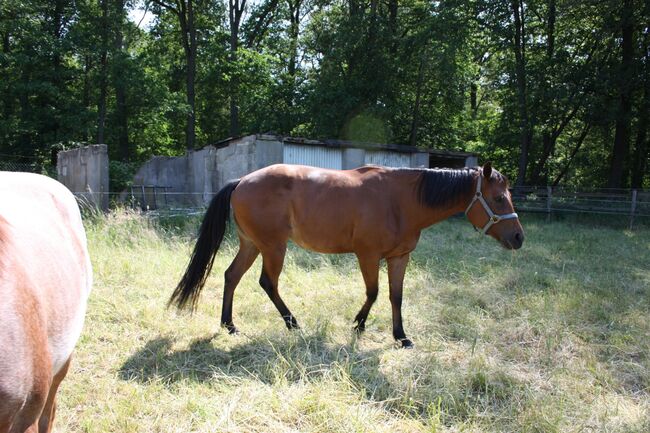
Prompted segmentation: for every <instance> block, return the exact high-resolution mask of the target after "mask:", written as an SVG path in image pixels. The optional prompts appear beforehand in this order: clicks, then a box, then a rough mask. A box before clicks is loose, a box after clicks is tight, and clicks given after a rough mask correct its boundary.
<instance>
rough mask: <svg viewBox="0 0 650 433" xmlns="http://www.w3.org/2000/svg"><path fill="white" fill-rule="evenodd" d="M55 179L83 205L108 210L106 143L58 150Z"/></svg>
mask: <svg viewBox="0 0 650 433" xmlns="http://www.w3.org/2000/svg"><path fill="white" fill-rule="evenodd" d="M56 171H57V179H58V180H59V182H61V183H62V184H64V185H65V186H67V187H68V189H70V191H72V192H73V193H75V195H76V196H77V197H80V198H83V200H84V203H85V204H87V205H91V206H94V207H98V208H100V209H103V210H106V209H108V192H109V191H110V189H109V185H108V148H107V147H106V145H105V144H95V145H92V146H86V147H80V148H77V149H71V150H65V151H61V152H59V153H58V155H57V164H56Z"/></svg>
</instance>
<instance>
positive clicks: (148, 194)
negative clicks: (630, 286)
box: [75, 185, 650, 228]
mask: <svg viewBox="0 0 650 433" xmlns="http://www.w3.org/2000/svg"><path fill="white" fill-rule="evenodd" d="M75 195H76V196H77V197H78V199H79V201H80V203H81V205H82V207H84V208H88V209H90V208H98V209H109V208H116V207H126V208H130V209H134V210H138V211H140V212H143V213H144V214H146V215H147V216H149V217H152V218H160V217H182V216H196V215H202V214H203V212H205V209H206V207H207V205H208V204H209V202H210V200H211V199H212V197H214V195H215V193H204V192H175V191H172V190H171V188H170V187H166V186H157V185H133V186H131V187H129V188H128V189H127V190H126V191H122V192H120V193H116V192H109V193H102V192H100V193H95V192H77V193H75ZM512 195H513V201H514V203H515V210H516V211H517V212H520V213H536V214H543V215H546V218H547V220H550V219H551V218H552V217H553V216H554V215H558V216H559V215H590V216H592V217H597V218H599V220H601V221H612V222H617V223H621V222H623V223H624V224H625V225H626V226H628V227H630V228H632V227H634V225H635V224H637V223H643V224H650V190H635V189H590V190H588V189H581V190H577V189H575V188H569V187H555V188H551V187H546V186H541V187H539V186H526V187H518V188H516V189H513V190H512Z"/></svg>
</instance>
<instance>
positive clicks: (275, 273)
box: [260, 244, 300, 329]
mask: <svg viewBox="0 0 650 433" xmlns="http://www.w3.org/2000/svg"><path fill="white" fill-rule="evenodd" d="M286 249H287V246H286V244H284V245H283V246H282V247H278V248H276V249H271V250H268V251H262V260H263V262H262V275H261V276H260V286H262V288H263V289H264V291H265V292H266V294H267V295H269V298H271V301H272V302H273V304H274V305H275V308H277V309H278V311H279V312H280V315H281V316H282V318H283V319H284V323H285V324H286V325H287V328H289V329H297V328H300V326H298V322H297V321H296V318H295V317H293V314H291V311H289V309H288V308H287V306H286V305H285V303H284V301H283V300H282V298H281V297H280V293H279V292H278V279H279V278H280V272H282V265H283V264H284V254H285V252H286Z"/></svg>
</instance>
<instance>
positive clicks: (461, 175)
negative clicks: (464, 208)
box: [416, 167, 478, 208]
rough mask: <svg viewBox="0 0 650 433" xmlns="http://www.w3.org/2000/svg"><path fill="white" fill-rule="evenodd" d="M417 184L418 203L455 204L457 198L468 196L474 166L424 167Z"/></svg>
mask: <svg viewBox="0 0 650 433" xmlns="http://www.w3.org/2000/svg"><path fill="white" fill-rule="evenodd" d="M419 171H420V172H421V173H422V176H420V180H419V181H418V184H417V187H416V188H417V195H418V199H419V201H420V204H422V205H423V206H429V207H433V208H435V207H442V206H447V205H450V204H455V203H457V202H458V200H459V199H461V198H465V197H469V196H470V195H471V194H472V192H473V188H474V179H475V173H476V172H477V171H478V169H477V168H474V167H465V168H459V169H453V168H426V169H420V170H419Z"/></svg>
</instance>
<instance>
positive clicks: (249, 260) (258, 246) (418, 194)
mask: <svg viewBox="0 0 650 433" xmlns="http://www.w3.org/2000/svg"><path fill="white" fill-rule="evenodd" d="M230 206H232V209H233V212H234V216H235V221H236V223H237V231H238V234H239V252H238V253H237V256H236V257H235V259H234V260H233V262H232V264H231V265H230V266H229V267H228V269H227V270H226V272H225V285H224V294H223V309H222V312H221V323H222V325H223V326H225V327H226V328H227V329H228V331H229V332H230V333H234V332H237V328H236V327H235V325H234V324H233V321H232V302H233V294H234V292H235V288H236V287H237V284H238V283H239V280H240V279H241V277H242V275H243V274H244V273H245V272H246V271H247V270H248V269H249V268H250V267H251V265H252V264H253V262H254V261H255V259H256V258H257V256H258V255H259V254H260V253H261V254H262V260H263V264H262V275H261V277H260V280H259V283H260V285H261V286H262V288H263V289H264V291H266V293H267V294H268V295H269V297H270V298H271V301H273V303H274V304H275V306H276V308H277V309H278V311H279V312H280V314H281V315H282V317H283V319H284V321H285V323H286V325H287V327H288V328H289V329H292V328H297V327H298V323H297V321H296V319H295V317H294V316H293V314H291V312H290V311H289V309H288V308H287V306H286V305H285V304H284V302H283V301H282V298H280V294H279V292H278V277H279V276H280V272H281V271H282V264H283V261H284V255H285V252H286V249H287V241H288V240H289V239H291V240H293V241H294V242H295V243H296V244H298V245H300V246H302V247H303V248H306V249H309V250H312V251H317V252H322V253H355V254H356V256H357V258H358V260H359V266H360V267H361V273H362V274H363V279H364V282H365V285H366V301H365V303H364V304H363V307H361V310H360V311H359V313H358V314H357V316H356V318H355V322H356V324H357V325H356V329H357V330H358V331H363V329H364V327H365V322H366V319H367V317H368V313H369V312H370V308H371V307H372V304H373V303H374V302H375V300H376V299H377V291H378V274H379V263H380V260H381V259H385V260H386V262H387V264H388V280H389V286H390V302H391V306H392V311H393V336H394V337H395V339H396V340H398V341H399V342H401V344H402V346H403V347H411V346H412V345H413V343H412V342H411V341H410V340H409V339H408V338H406V335H405V333H404V328H403V326H402V313H401V306H402V286H403V281H404V272H405V271H406V265H407V264H408V261H409V254H410V253H411V251H413V250H414V249H415V246H416V245H417V242H418V239H419V237H420V232H421V231H422V229H424V228H426V227H428V226H430V225H432V224H435V223H437V222H439V221H442V220H444V219H446V218H448V217H450V216H451V215H454V214H456V213H459V212H462V211H465V212H466V214H467V217H468V219H469V220H470V222H471V223H472V224H473V225H474V226H475V227H480V228H481V229H482V230H483V232H484V233H487V234H488V235H490V236H492V237H493V238H495V239H497V240H498V241H499V242H500V243H501V244H502V245H503V246H504V247H505V248H509V249H517V248H520V247H521V245H522V243H523V240H524V234H523V229H522V227H521V224H520V223H519V219H518V218H517V214H516V213H514V211H513V206H512V200H511V196H510V193H509V191H508V181H507V179H506V178H505V177H504V176H503V175H501V174H500V173H498V172H497V171H496V170H493V169H492V167H491V165H490V164H489V163H487V164H486V165H484V166H483V168H482V169H481V168H478V167H477V168H464V169H458V170H452V169H394V168H385V167H377V166H366V167H361V168H358V169H355V170H347V171H338V170H326V169H320V168H314V167H305V166H298V165H273V166H270V167H266V168H263V169H261V170H258V171H256V172H253V173H251V174H248V175H246V176H244V177H242V178H241V179H239V180H236V181H233V182H231V183H229V184H227V185H226V186H225V187H224V188H223V189H222V190H221V191H219V193H218V194H217V196H216V197H215V198H214V199H213V200H212V202H211V203H210V206H209V208H208V210H207V213H206V214H205V217H204V220H203V223H202V225H201V229H200V234H199V238H198V241H197V243H196V246H195V248H194V252H193V253H192V257H191V259H190V264H189V266H188V268H187V270H186V271H185V274H184V275H183V277H182V279H181V281H180V283H179V284H178V286H177V287H176V289H175V290H174V293H173V294H172V297H171V299H170V301H169V302H170V304H172V303H175V304H176V305H177V306H178V307H179V308H183V307H185V306H188V305H189V306H190V307H191V308H192V309H193V308H195V306H196V303H197V300H198V296H199V293H200V291H201V288H202V287H203V285H204V284H205V280H206V278H207V276H208V273H209V272H210V269H211V268H212V263H213V261H214V256H215V254H216V252H217V249H218V248H219V245H220V244H221V241H222V239H223V235H224V231H225V227H226V222H227V220H228V218H229V213H230Z"/></svg>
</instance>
